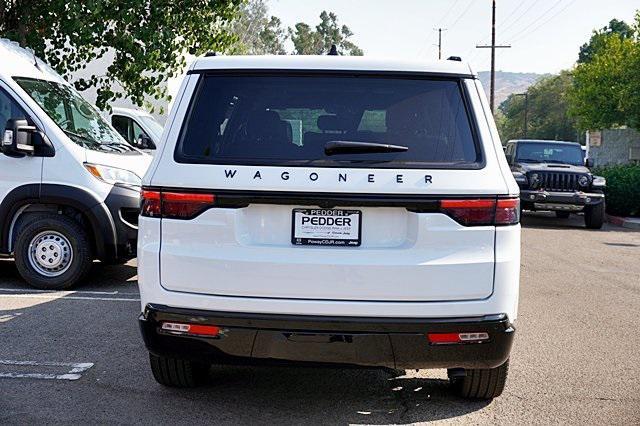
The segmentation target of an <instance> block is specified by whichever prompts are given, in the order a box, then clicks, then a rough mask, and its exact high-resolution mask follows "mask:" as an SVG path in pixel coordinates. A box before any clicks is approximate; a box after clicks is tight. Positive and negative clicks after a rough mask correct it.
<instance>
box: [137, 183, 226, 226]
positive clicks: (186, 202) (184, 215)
mask: <svg viewBox="0 0 640 426" xmlns="http://www.w3.org/2000/svg"><path fill="white" fill-rule="evenodd" d="M140 198H141V203H142V205H141V209H140V214H141V215H142V216H147V217H162V218H166V219H193V218H194V217H196V216H197V215H199V214H200V213H202V212H203V211H205V210H206V209H208V208H209V207H211V206H213V205H214V203H215V200H216V197H215V195H213V194H205V193H193V192H174V191H171V192H167V191H155V190H148V189H143V190H142V192H141V193H140Z"/></svg>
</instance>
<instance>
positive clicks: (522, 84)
mask: <svg viewBox="0 0 640 426" xmlns="http://www.w3.org/2000/svg"><path fill="white" fill-rule="evenodd" d="M545 75H546V74H536V73H520V72H505V71H496V108H497V107H498V106H499V105H500V104H501V103H502V101H504V100H505V99H507V98H508V97H509V95H510V94H512V93H523V92H524V91H526V90H527V88H528V87H529V86H531V85H532V84H533V83H535V82H536V81H538V80H539V79H540V78H542V77H544V76H545ZM478 76H479V77H480V81H481V82H482V86H483V87H484V90H485V92H487V99H488V98H489V88H490V87H491V83H490V80H491V72H489V71H480V72H479V73H478Z"/></svg>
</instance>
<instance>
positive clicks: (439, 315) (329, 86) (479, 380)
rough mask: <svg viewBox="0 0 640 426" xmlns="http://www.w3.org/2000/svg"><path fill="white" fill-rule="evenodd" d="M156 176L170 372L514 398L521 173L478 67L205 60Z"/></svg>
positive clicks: (146, 302)
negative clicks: (440, 382) (260, 375)
mask: <svg viewBox="0 0 640 426" xmlns="http://www.w3.org/2000/svg"><path fill="white" fill-rule="evenodd" d="M167 127H168V128H167V129H165V133H164V136H163V140H162V142H161V144H160V146H159V149H158V152H157V154H156V156H155V158H154V160H153V162H152V164H151V166H150V169H149V171H148V172H147V174H146V176H145V178H144V179H143V190H142V198H143V201H142V210H141V217H140V220H139V241H138V255H139V285H140V293H141V298H142V314H141V316H140V326H141V329H142V334H143V337H144V340H145V343H146V346H147V348H148V350H149V352H150V359H151V369H152V371H153V374H154V376H155V378H156V380H157V381H158V382H160V383H162V384H164V385H168V386H192V385H194V384H196V383H197V382H198V381H199V380H201V379H202V378H203V377H206V374H207V372H208V367H209V366H210V365H211V364H212V363H215V364H231V363H266V364H269V363H272V364H283V363H285V364H294V363H301V364H334V365H335V364H342V365H351V366H354V365H355V366H363V367H390V368H394V369H422V368H446V369H448V371H449V377H450V379H451V382H452V387H453V388H454V389H456V391H457V392H458V393H459V394H460V395H462V396H466V397H471V398H492V397H495V396H498V395H500V393H501V392H502V390H503V388H504V385H505V380H506V376H507V370H508V363H509V353H510V350H511V345H512V341H513V338H514V328H513V322H514V320H515V319H516V314H517V304H518V285H519V281H518V279H519V269H520V225H519V199H518V186H517V184H516V182H515V181H514V178H513V176H512V173H511V171H510V169H509V166H508V165H507V162H506V161H505V156H504V154H503V150H502V146H501V144H500V140H499V137H498V134H497V131H496V128H495V125H494V122H493V118H492V116H491V113H490V111H489V108H488V105H487V102H486V99H485V96H484V93H483V91H482V88H481V86H480V83H479V82H478V79H477V78H476V75H475V74H474V73H473V72H472V71H470V69H469V67H468V66H466V65H464V64H462V63H460V62H456V61H441V62H438V63H435V64H425V63H421V62H403V61H388V60H375V59H371V58H366V57H364V58H363V57H339V56H279V57H266V56H265V57H240V56H236V57H224V56H217V57H216V56H213V57H204V58H200V59H198V60H197V61H196V62H195V63H194V64H193V66H192V67H191V69H190V70H189V71H188V73H187V76H186V78H185V80H184V82H183V83H182V87H181V89H180V92H179V94H178V97H177V99H176V105H175V107H174V109H173V110H172V113H171V116H170V117H169V120H168V122H167Z"/></svg>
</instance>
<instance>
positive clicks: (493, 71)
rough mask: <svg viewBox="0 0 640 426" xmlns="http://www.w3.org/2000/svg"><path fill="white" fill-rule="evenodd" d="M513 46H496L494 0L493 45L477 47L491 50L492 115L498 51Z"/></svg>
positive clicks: (494, 3) (493, 4)
mask: <svg viewBox="0 0 640 426" xmlns="http://www.w3.org/2000/svg"><path fill="white" fill-rule="evenodd" d="M509 47H511V46H509V45H503V46H496V0H492V9H491V45H490V46H486V45H484V46H476V48H478V49H488V48H490V49H491V96H490V101H489V105H490V107H491V113H492V114H493V111H494V107H495V99H496V49H507V48H509Z"/></svg>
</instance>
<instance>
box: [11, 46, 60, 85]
mask: <svg viewBox="0 0 640 426" xmlns="http://www.w3.org/2000/svg"><path fill="white" fill-rule="evenodd" d="M0 58H2V62H0V76H2V77H5V78H13V77H27V78H37V79H41V80H51V81H56V82H59V83H64V84H68V83H67V82H66V81H65V80H64V79H63V78H62V77H61V76H60V75H59V74H58V73H57V72H55V71H54V70H53V69H52V68H51V67H50V66H49V65H47V63H46V62H44V61H43V60H42V59H40V58H37V57H36V56H35V54H34V53H33V52H32V51H31V50H28V49H24V48H22V47H20V45H19V44H18V43H16V42H13V41H10V40H8V39H5V38H2V39H0ZM36 64H37V66H36Z"/></svg>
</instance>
